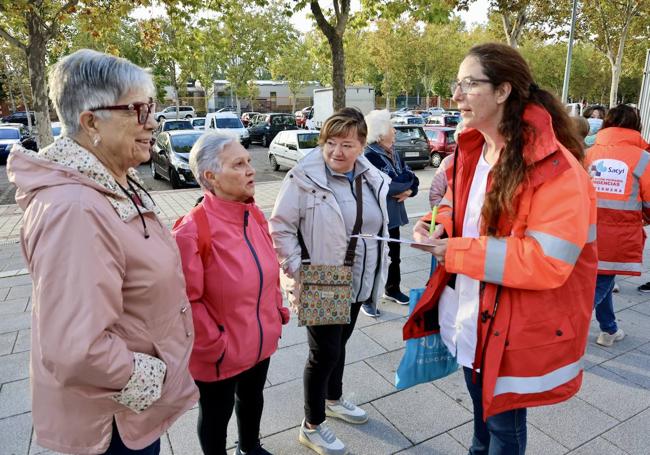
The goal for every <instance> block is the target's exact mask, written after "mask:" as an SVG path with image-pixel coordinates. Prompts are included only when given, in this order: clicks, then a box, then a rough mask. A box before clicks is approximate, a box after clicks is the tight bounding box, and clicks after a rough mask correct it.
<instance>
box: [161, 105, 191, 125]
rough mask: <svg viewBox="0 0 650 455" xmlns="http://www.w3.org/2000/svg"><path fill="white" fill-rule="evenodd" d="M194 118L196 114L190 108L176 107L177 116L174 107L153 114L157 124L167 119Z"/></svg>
mask: <svg viewBox="0 0 650 455" xmlns="http://www.w3.org/2000/svg"><path fill="white" fill-rule="evenodd" d="M194 117H196V112H194V108H193V107H192V106H179V107H178V116H177V115H176V106H169V107H167V108H165V109H163V110H162V111H160V112H156V113H155V114H154V118H155V119H156V121H157V122H160V121H161V120H167V119H181V118H194Z"/></svg>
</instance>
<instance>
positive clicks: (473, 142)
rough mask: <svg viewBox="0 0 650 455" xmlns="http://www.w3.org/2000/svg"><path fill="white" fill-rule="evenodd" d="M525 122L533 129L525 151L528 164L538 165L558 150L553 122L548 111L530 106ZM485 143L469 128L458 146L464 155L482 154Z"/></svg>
mask: <svg viewBox="0 0 650 455" xmlns="http://www.w3.org/2000/svg"><path fill="white" fill-rule="evenodd" d="M524 121H525V122H526V123H528V124H529V125H530V126H531V127H532V134H531V135H530V136H529V137H528V138H526V139H527V140H526V143H525V145H524V151H523V154H524V159H525V160H526V164H528V165H531V164H534V163H537V162H539V161H541V160H543V159H544V158H546V157H547V156H549V155H551V154H552V153H554V152H556V151H557V150H558V148H559V145H558V142H557V139H556V137H555V132H554V131H553V121H552V119H551V115H550V114H549V113H548V112H547V111H546V109H544V108H543V107H541V106H539V105H537V104H532V103H531V104H529V105H528V106H527V107H526V109H525V110H524ZM484 142H485V140H484V139H483V135H482V134H481V132H480V131H478V130H476V129H474V128H468V129H467V130H464V131H463V132H461V133H460V134H459V136H458V146H459V149H460V150H461V154H463V155H465V154H469V155H473V154H475V153H480V152H481V149H482V146H483V143H484Z"/></svg>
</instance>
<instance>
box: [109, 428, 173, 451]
mask: <svg viewBox="0 0 650 455" xmlns="http://www.w3.org/2000/svg"><path fill="white" fill-rule="evenodd" d="M159 453H160V439H158V440H157V441H154V443H153V444H151V445H149V446H147V447H145V448H144V449H140V450H133V449H129V448H128V447H127V446H125V445H124V443H123V442H122V438H121V437H120V433H119V431H117V425H115V420H113V435H112V436H111V444H110V445H109V446H108V450H107V451H106V452H104V455H158V454H159Z"/></svg>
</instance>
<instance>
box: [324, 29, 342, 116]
mask: <svg viewBox="0 0 650 455" xmlns="http://www.w3.org/2000/svg"><path fill="white" fill-rule="evenodd" d="M328 41H329V44H330V50H331V51H332V91H333V93H332V95H333V101H334V112H336V111H338V110H339V109H342V108H344V107H345V53H344V50H343V37H342V36H339V35H337V34H334V35H333V36H332V37H331V39H330V38H328Z"/></svg>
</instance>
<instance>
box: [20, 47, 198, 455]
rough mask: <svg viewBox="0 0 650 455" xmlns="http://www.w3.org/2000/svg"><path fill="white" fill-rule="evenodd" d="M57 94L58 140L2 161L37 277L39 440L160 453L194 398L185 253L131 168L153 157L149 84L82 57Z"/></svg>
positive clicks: (67, 68) (53, 77) (100, 58)
mask: <svg viewBox="0 0 650 455" xmlns="http://www.w3.org/2000/svg"><path fill="white" fill-rule="evenodd" d="M49 86H50V87H49V89H50V90H49V93H50V97H51V99H52V104H53V105H54V107H55V109H56V111H57V114H58V116H59V119H60V120H61V123H62V124H63V134H62V135H61V137H60V138H58V139H56V140H55V141H54V143H53V144H50V145H48V146H47V147H44V148H42V149H41V151H40V152H38V153H36V152H32V151H29V150H25V149H23V148H21V147H19V146H16V147H15V148H14V149H13V151H12V152H11V156H10V158H9V163H8V165H7V173H8V175H9V180H10V181H11V182H12V183H14V184H15V185H16V187H17V192H16V202H17V203H18V205H19V206H20V207H21V208H22V209H23V210H24V212H25V213H24V216H23V226H22V229H21V245H22V249H23V254H24V255H25V258H26V261H27V264H28V267H29V271H30V274H31V277H32V280H33V282H34V289H33V294H32V302H33V308H34V309H33V312H32V325H31V327H32V356H31V360H30V362H31V368H30V371H31V374H30V379H31V389H32V418H33V420H34V432H35V435H36V442H38V444H39V445H40V446H42V447H46V448H49V449H52V450H54V451H56V452H63V453H84V454H91V453H92V454H99V453H103V454H109V455H127V454H139V455H156V454H158V453H159V452H160V436H161V435H162V434H164V433H165V431H166V430H167V429H168V428H169V427H170V426H171V425H172V423H173V422H174V421H175V420H176V419H178V418H179V417H180V416H181V415H183V413H184V412H185V411H187V410H189V409H191V408H192V407H193V406H194V404H195V403H196V400H197V399H198V391H197V389H196V386H195V385H194V382H193V381H192V377H191V376H190V374H189V372H188V370H187V366H188V362H189V358H190V352H191V350H192V342H193V341H194V330H193V328H192V312H191V310H190V308H189V302H188V301H187V296H186V295H185V285H184V280H183V272H182V270H181V267H180V264H179V262H178V251H177V249H176V245H175V243H174V240H173V239H172V237H171V235H170V233H169V230H168V229H167V227H166V226H165V225H164V224H163V223H162V222H161V221H160V219H159V218H158V214H159V211H158V208H157V207H156V204H155V202H154V200H153V199H152V198H151V196H149V194H148V193H147V192H146V191H145V189H144V188H143V187H142V183H141V181H140V179H139V177H138V174H137V172H136V171H135V169H134V168H136V167H137V166H139V165H140V164H142V163H144V162H146V161H147V160H148V159H149V157H150V155H149V147H150V141H151V137H152V133H153V130H154V129H155V128H156V125H157V123H156V121H155V120H154V119H153V115H152V114H153V113H154V112H155V104H154V103H153V102H152V100H151V97H152V96H153V95H154V94H155V92H156V91H155V87H154V82H153V79H152V77H151V74H150V73H149V72H147V71H146V70H144V69H142V68H140V67H138V66H136V65H134V64H133V63H131V62H129V61H128V60H125V59H122V58H117V57H114V56H112V55H107V54H103V53H100V52H95V51H92V50H88V49H82V50H79V51H77V52H74V53H73V54H70V55H68V56H67V57H65V58H63V59H61V60H60V61H58V62H57V63H56V64H55V65H53V67H52V69H51V71H50V74H49Z"/></svg>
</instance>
